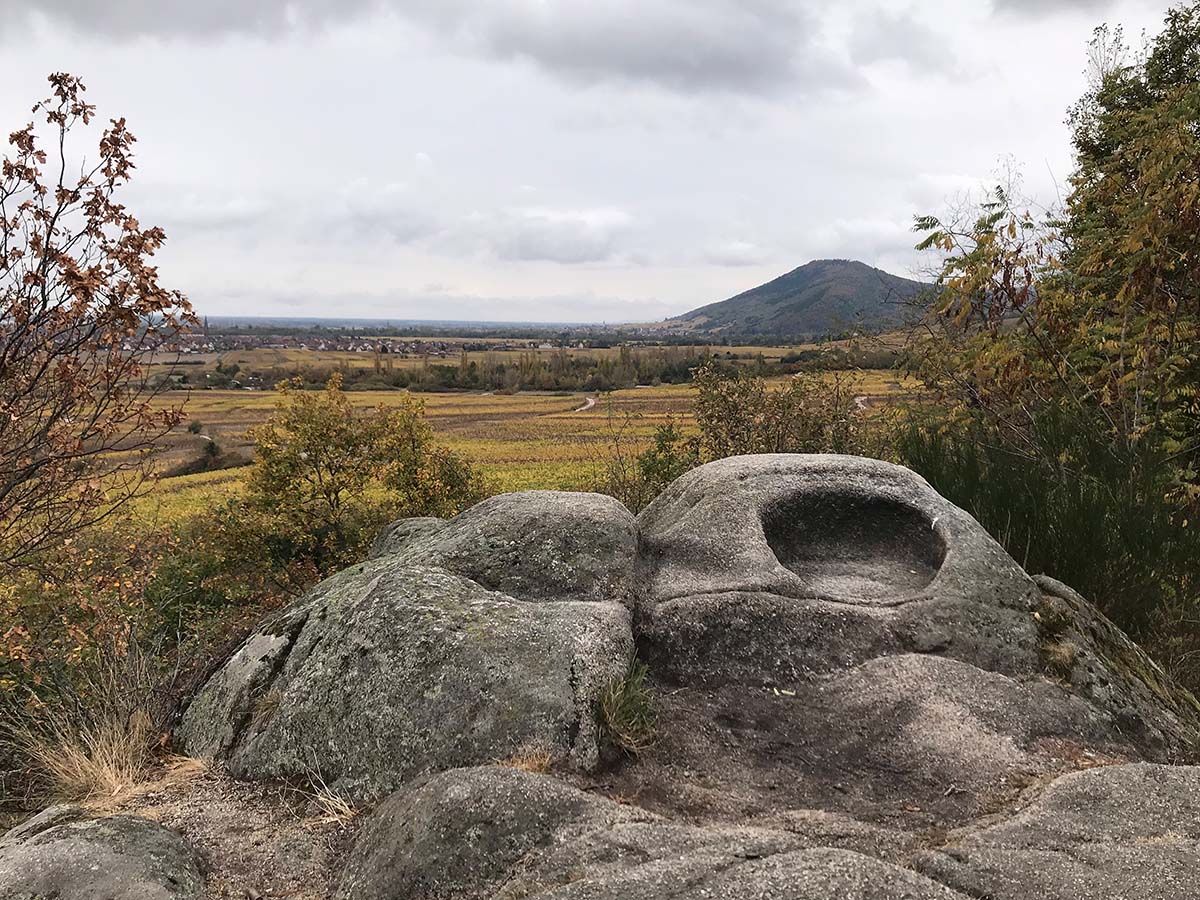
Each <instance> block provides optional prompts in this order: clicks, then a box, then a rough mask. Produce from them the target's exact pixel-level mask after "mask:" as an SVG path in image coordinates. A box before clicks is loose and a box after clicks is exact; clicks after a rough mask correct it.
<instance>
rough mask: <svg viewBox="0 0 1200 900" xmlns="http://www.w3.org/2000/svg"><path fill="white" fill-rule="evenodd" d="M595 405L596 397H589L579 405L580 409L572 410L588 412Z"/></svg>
mask: <svg viewBox="0 0 1200 900" xmlns="http://www.w3.org/2000/svg"><path fill="white" fill-rule="evenodd" d="M595 405H596V398H595V397H588V398H587V399H586V400H584V401H583V406H581V407H579V408H578V409H573V410H571V412H587V411H588V410H589V409H591V408H592V407H593V406H595Z"/></svg>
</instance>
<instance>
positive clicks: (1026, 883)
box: [916, 764, 1200, 900]
mask: <svg viewBox="0 0 1200 900" xmlns="http://www.w3.org/2000/svg"><path fill="white" fill-rule="evenodd" d="M916 865H917V867H918V868H919V869H920V870H921V871H923V872H925V873H926V874H928V875H930V876H931V877H933V878H936V879H937V880H938V881H940V882H943V883H945V884H947V885H949V886H951V887H953V888H955V889H957V890H959V891H961V892H962V893H964V894H966V895H967V896H969V897H988V898H990V900H1077V898H1080V897H1088V898H1095V900H1104V898H1113V900H1117V898H1120V900H1175V898H1178V900H1183V898H1186V897H1195V896H1197V891H1198V889H1200V881H1198V880H1197V879H1198V875H1200V768H1198V767H1194V766H1178V767H1172V766H1162V765H1147V764H1140V765H1127V766H1109V767H1105V768H1098V769H1090V770H1086V771H1082V772H1075V773H1072V774H1070V775H1065V776H1063V777H1062V778H1059V779H1058V780H1057V781H1055V782H1053V783H1052V784H1051V785H1050V786H1049V787H1047V788H1046V789H1045V790H1044V791H1042V792H1040V793H1038V794H1036V795H1035V797H1034V798H1033V799H1032V802H1030V803H1029V805H1028V806H1027V807H1026V808H1025V809H1023V810H1021V811H1020V812H1018V813H1017V814H1015V815H1013V816H1011V817H1009V818H1006V819H1005V820H1003V821H1001V822H999V823H997V824H994V825H991V826H990V827H985V828H982V829H969V830H967V831H965V832H963V833H960V834H957V835H952V836H951V839H950V841H949V842H948V843H947V844H946V846H944V847H942V848H940V849H938V850H936V851H931V852H926V853H923V854H921V855H919V856H918V857H917V860H916Z"/></svg>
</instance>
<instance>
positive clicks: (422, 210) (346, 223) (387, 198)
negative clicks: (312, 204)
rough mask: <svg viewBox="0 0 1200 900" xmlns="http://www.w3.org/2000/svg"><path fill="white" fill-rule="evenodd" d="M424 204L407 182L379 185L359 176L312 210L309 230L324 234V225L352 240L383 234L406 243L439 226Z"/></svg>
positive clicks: (438, 228)
mask: <svg viewBox="0 0 1200 900" xmlns="http://www.w3.org/2000/svg"><path fill="white" fill-rule="evenodd" d="M314 199H316V200H318V201H319V200H320V198H319V197H317V198H314ZM428 206H429V204H428V201H424V202H423V201H422V200H420V199H419V198H417V197H415V196H413V193H412V191H410V189H409V188H408V186H407V185H404V184H400V183H391V184H385V185H382V186H379V185H375V184H372V183H371V182H370V181H368V180H366V179H360V180H358V181H355V182H352V183H351V184H349V185H347V186H345V187H344V188H343V189H342V190H341V192H340V193H339V195H338V197H337V199H336V200H335V201H333V202H332V203H331V204H329V206H328V208H324V209H321V210H320V211H319V212H314V213H312V214H311V222H310V228H309V230H311V231H314V232H315V233H316V234H315V236H316V237H317V238H318V239H322V238H324V237H325V236H326V235H325V234H324V232H325V231H326V230H327V229H328V230H333V231H335V232H338V233H340V235H341V236H342V237H349V238H352V239H356V240H360V239H365V240H378V239H379V238H386V239H388V240H391V241H394V242H396V243H398V244H410V243H412V242H414V241H418V240H420V239H422V238H427V237H431V236H433V235H435V234H437V233H438V232H439V231H440V230H441V228H442V225H441V223H440V222H439V221H438V219H437V216H436V215H435V214H434V213H432V212H431V211H430V210H429V208H428Z"/></svg>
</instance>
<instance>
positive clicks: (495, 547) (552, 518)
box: [372, 491, 637, 606]
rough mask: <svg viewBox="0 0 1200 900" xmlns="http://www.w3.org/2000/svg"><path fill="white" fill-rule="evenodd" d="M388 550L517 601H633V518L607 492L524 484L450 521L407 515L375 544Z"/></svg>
mask: <svg viewBox="0 0 1200 900" xmlns="http://www.w3.org/2000/svg"><path fill="white" fill-rule="evenodd" d="M438 523H441V524H440V525H439V524H438ZM386 554H391V555H393V556H394V563H395V564H396V565H402V564H403V565H421V566H440V567H441V568H443V569H446V570H447V571H449V572H453V573H454V574H456V575H461V576H462V577H464V578H469V579H471V580H472V581H474V582H476V583H478V584H480V585H482V586H483V587H485V588H488V589H489V590H493V591H500V592H502V593H505V594H509V595H510V596H512V597H515V598H517V599H519V600H531V601H535V600H536V601H549V602H554V601H562V600H578V601H590V602H593V603H607V602H613V601H616V602H619V603H625V604H627V605H629V606H632V605H633V562H634V558H635V556H636V554H637V531H636V528H635V524H634V519H633V516H631V515H630V514H629V510H627V509H626V508H625V507H624V506H623V505H622V504H621V503H620V502H619V501H617V500H614V499H613V498H612V497H608V496H605V495H603V494H585V493H564V492H561V491H521V492H518V493H513V494H501V495H499V496H497V497H491V498H489V499H487V500H484V501H483V502H482V503H479V504H477V505H475V506H473V507H471V508H470V509H468V510H466V511H465V512H463V513H462V514H461V515H458V516H455V517H454V518H453V519H450V520H448V521H444V522H443V521H442V520H439V519H406V520H401V521H400V522H397V523H395V524H393V525H391V526H389V528H388V529H387V530H385V532H384V534H383V535H381V539H380V540H379V541H377V542H376V545H375V547H374V548H372V555H373V556H382V555H386Z"/></svg>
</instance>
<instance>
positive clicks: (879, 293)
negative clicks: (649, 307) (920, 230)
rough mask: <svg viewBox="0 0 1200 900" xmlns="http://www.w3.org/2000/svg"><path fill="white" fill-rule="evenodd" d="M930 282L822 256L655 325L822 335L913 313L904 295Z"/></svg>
mask: <svg viewBox="0 0 1200 900" xmlns="http://www.w3.org/2000/svg"><path fill="white" fill-rule="evenodd" d="M928 287H929V285H926V284H922V283H921V282H919V281H912V280H910V279H908V278H900V277H899V276H896V275H891V274H889V273H887V272H884V271H883V270H882V269H876V268H873V267H872V266H868V265H867V264H866V263H861V262H856V261H854V260H849V259H818V260H813V261H812V262H810V263H808V264H807V265H803V266H801V267H800V268H798V269H793V270H792V271H791V272H788V273H787V274H786V275H780V276H779V277H778V278H776V279H775V280H774V281H768V282H767V283H766V284H763V285H759V286H758V287H756V288H751V289H750V290H748V291H745V292H743V293H741V294H738V295H737V296H736V297H730V298H729V299H728V300H722V301H720V302H719V303H710V304H709V305H708V306H701V307H700V308H699V309H693V310H692V311H691V312H688V313H684V314H683V315H681V316H675V317H674V318H672V319H667V320H666V321H664V322H660V323H658V324H657V325H656V326H654V327H655V328H656V329H657V330H663V331H668V332H672V333H690V332H695V333H697V334H708V335H725V336H732V335H738V336H750V335H764V336H766V335H770V336H772V337H817V336H822V335H829V334H839V333H841V332H844V331H847V330H849V329H851V328H867V329H872V330H877V329H881V328H887V327H889V326H893V325H897V324H899V323H901V322H902V321H904V320H906V319H910V318H912V311H911V309H910V307H909V306H908V305H906V302H905V301H909V300H912V299H913V298H914V297H915V296H916V295H917V294H919V293H920V292H921V291H923V290H925V289H926V288H928Z"/></svg>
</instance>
